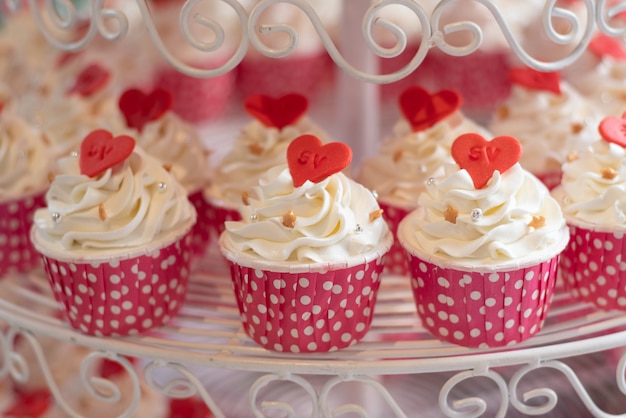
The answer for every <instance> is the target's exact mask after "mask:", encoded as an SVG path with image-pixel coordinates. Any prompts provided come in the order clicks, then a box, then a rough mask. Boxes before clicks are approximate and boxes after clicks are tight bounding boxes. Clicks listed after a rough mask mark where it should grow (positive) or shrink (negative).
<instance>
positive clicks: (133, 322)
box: [43, 231, 192, 336]
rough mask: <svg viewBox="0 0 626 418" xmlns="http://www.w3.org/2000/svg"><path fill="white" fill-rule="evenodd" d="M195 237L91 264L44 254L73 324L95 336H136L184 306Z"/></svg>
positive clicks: (53, 285) (54, 286)
mask: <svg viewBox="0 0 626 418" xmlns="http://www.w3.org/2000/svg"><path fill="white" fill-rule="evenodd" d="M191 238H192V234H191V232H189V231H188V232H187V233H186V234H185V235H184V236H183V237H182V238H181V237H178V238H177V239H176V240H174V241H173V242H172V241H169V242H168V243H165V244H163V245H162V246H160V247H158V246H157V247H155V248H152V249H146V250H145V251H142V252H141V253H140V254H138V255H135V256H128V255H126V256H119V257H111V258H109V259H100V260H93V261H86V260H71V259H67V260H59V259H57V258H52V257H49V256H46V255H43V261H44V268H45V270H46V273H47V274H48V278H49V282H50V286H51V288H52V291H53V293H54V296H55V298H56V300H57V301H58V302H60V303H61V304H62V305H63V307H64V311H65V315H66V318H67V320H68V322H69V324H70V325H71V326H72V327H73V328H74V329H77V330H80V331H81V332H83V333H85V334H89V335H96V336H125V335H134V334H138V333H141V332H144V331H147V330H150V329H152V328H155V327H159V326H161V325H164V324H166V323H167V322H168V321H169V320H170V319H171V318H172V317H174V316H175V315H176V313H177V312H178V310H179V309H180V307H181V306H182V304H183V302H184V300H185V295H186V292H187V283H188V279H189V263H190V257H191V254H190V246H191Z"/></svg>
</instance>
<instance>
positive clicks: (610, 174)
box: [600, 167, 617, 180]
mask: <svg viewBox="0 0 626 418" xmlns="http://www.w3.org/2000/svg"><path fill="white" fill-rule="evenodd" d="M600 173H601V174H602V178H603V179H606V180H613V179H614V178H615V177H617V171H616V170H615V169H614V168H612V167H608V168H603V169H602V171H600Z"/></svg>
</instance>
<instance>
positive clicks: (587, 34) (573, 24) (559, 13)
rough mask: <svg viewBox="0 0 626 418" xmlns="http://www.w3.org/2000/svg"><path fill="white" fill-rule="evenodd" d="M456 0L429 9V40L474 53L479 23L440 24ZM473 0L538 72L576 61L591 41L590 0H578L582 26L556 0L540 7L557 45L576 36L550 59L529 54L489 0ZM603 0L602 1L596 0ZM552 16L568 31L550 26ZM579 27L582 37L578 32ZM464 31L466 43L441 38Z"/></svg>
mask: <svg viewBox="0 0 626 418" xmlns="http://www.w3.org/2000/svg"><path fill="white" fill-rule="evenodd" d="M458 1H459V0H441V2H440V3H439V4H438V5H437V7H436V8H435V10H434V11H433V15H432V18H431V24H432V30H433V34H434V35H433V38H432V41H433V43H434V44H435V45H436V46H437V47H438V48H439V49H441V50H442V51H443V52H444V53H446V54H449V55H454V56H462V55H469V54H471V53H473V52H475V51H476V50H477V49H478V48H479V47H480V45H481V44H482V40H483V35H482V30H481V28H480V26H479V25H478V24H477V23H476V22H470V21H460V22H452V23H448V24H446V25H445V26H444V27H443V30H442V29H441V28H440V27H441V22H440V20H441V17H442V14H443V12H444V10H445V9H446V7H448V6H450V5H451V4H453V3H455V2H458ZM473 1H475V2H477V3H480V4H482V5H484V6H485V7H486V8H487V9H488V10H489V12H490V13H491V14H492V15H493V17H494V19H495V20H496V22H497V24H498V26H499V27H500V30H501V31H502V34H503V35H504V38H505V39H506V41H507V43H508V44H509V46H510V47H511V49H512V50H513V52H514V53H515V55H516V56H517V57H518V58H519V59H520V60H521V61H522V62H523V63H524V64H526V65H527V66H529V67H532V68H535V69H537V70H541V71H557V70H560V69H562V68H565V67H567V66H568V65H571V64H572V63H573V62H574V61H576V60H577V59H578V58H579V57H580V56H581V55H582V54H583V52H584V51H585V49H586V48H587V45H588V44H589V42H590V41H591V37H592V35H593V31H594V27H595V26H594V19H593V16H594V15H595V10H594V3H593V0H582V2H583V3H584V5H585V7H586V9H587V22H586V25H585V26H584V28H581V25H580V22H579V18H578V16H576V14H574V13H573V12H572V11H570V10H567V9H563V8H562V7H556V2H557V0H548V1H546V4H545V6H544V10H543V15H542V22H543V28H544V30H545V31H546V34H547V36H548V38H549V39H550V40H551V41H552V42H554V43H557V44H561V45H563V44H568V43H571V42H573V41H574V40H575V39H577V38H578V37H580V41H579V43H578V45H576V47H575V48H574V49H573V50H572V51H571V53H570V54H568V55H567V56H566V57H564V58H562V59H559V60H557V61H553V62H546V61H540V60H537V59H535V58H533V57H531V56H530V55H529V54H528V53H527V52H526V51H525V50H524V49H522V47H521V46H520V44H519V42H518V41H517V40H516V39H515V36H514V35H513V33H512V32H511V29H510V28H509V26H508V24H507V22H506V20H505V19H504V17H503V16H502V13H501V12H500V10H499V9H498V7H497V6H496V5H495V3H494V2H493V0H473ZM600 1H604V0H600ZM554 18H560V19H565V20H566V21H567V22H568V23H569V25H570V31H569V32H568V33H565V34H560V33H558V32H557V31H556V29H555V28H554V25H553V24H552V20H553V19H554ZM581 30H583V32H582V36H580V35H581ZM461 31H468V32H470V34H471V35H472V36H471V41H470V43H469V44H467V45H463V46H453V45H450V44H448V43H447V42H446V41H445V36H444V35H448V34H451V33H455V32H461Z"/></svg>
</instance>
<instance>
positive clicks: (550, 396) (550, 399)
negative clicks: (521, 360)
mask: <svg viewBox="0 0 626 418" xmlns="http://www.w3.org/2000/svg"><path fill="white" fill-rule="evenodd" d="M625 363H626V359H625V358H624V356H622V359H621V360H620V365H621V366H620V367H618V374H617V379H618V386H619V388H620V391H621V392H622V393H624V394H625V395H626V384H625V382H624V364H625ZM542 368H550V369H554V370H558V371H560V372H561V373H562V374H563V375H564V376H565V377H566V378H567V380H568V381H569V382H570V384H571V385H572V388H573V389H574V391H576V394H577V395H578V397H579V398H580V400H581V401H582V402H583V404H584V405H585V407H586V408H587V409H588V410H589V412H590V413H591V414H592V415H593V416H595V417H605V418H607V417H620V418H624V417H626V414H621V415H611V414H608V413H606V412H604V411H602V410H601V409H600V408H598V406H597V405H596V404H595V403H594V401H593V400H592V399H591V397H590V396H589V393H587V390H586V389H585V387H584V386H583V384H582V382H581V381H580V379H579V378H578V376H577V375H576V373H575V372H574V370H573V369H572V368H571V367H569V366H568V365H567V364H565V363H563V362H561V361H557V360H552V361H546V362H541V363H537V364H529V365H526V366H524V367H522V368H520V369H519V370H517V371H516V372H515V373H514V374H513V376H512V377H511V381H510V382H509V390H510V394H511V396H510V401H511V405H513V407H514V408H515V409H517V410H518V411H520V412H522V413H525V414H529V415H541V414H546V413H548V412H550V411H552V410H553V409H554V408H555V406H556V405H557V403H558V396H557V394H556V392H555V391H554V390H552V389H549V388H537V389H533V390H529V391H527V392H524V394H523V400H520V399H518V393H517V386H518V384H519V383H520V381H521V380H522V379H523V378H524V377H525V376H526V375H528V374H529V373H530V372H532V371H533V370H537V369H542ZM620 370H621V374H620ZM531 399H544V400H545V403H544V404H542V405H527V404H526V403H525V402H528V401H529V400H531Z"/></svg>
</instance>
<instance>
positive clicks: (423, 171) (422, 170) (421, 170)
mask: <svg viewBox="0 0 626 418" xmlns="http://www.w3.org/2000/svg"><path fill="white" fill-rule="evenodd" d="M419 171H420V173H422V174H425V173H426V171H428V167H426V166H425V165H420V166H419Z"/></svg>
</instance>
